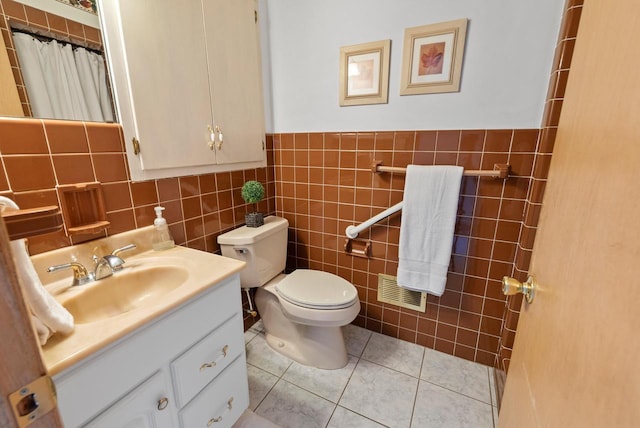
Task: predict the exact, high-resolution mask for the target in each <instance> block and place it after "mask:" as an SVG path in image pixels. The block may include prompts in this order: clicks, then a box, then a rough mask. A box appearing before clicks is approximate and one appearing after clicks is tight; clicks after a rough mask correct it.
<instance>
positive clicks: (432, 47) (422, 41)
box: [400, 18, 468, 95]
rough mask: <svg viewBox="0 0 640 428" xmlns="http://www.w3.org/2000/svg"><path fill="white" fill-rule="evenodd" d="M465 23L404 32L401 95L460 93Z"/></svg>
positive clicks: (441, 24) (434, 25)
mask: <svg viewBox="0 0 640 428" xmlns="http://www.w3.org/2000/svg"><path fill="white" fill-rule="evenodd" d="M467 22H468V19H466V18H464V19H457V20H455V21H447V22H441V23H437V24H431V25H422V26H419V27H411V28H407V29H405V32H404V46H403V52H402V74H401V78H400V95H416V94H435V93H443V92H458V91H460V76H461V73H462V61H463V57H464V45H465V39H466V34H467Z"/></svg>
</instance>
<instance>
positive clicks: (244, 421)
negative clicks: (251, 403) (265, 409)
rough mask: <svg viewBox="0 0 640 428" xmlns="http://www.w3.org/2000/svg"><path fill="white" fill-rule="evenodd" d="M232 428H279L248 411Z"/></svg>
mask: <svg viewBox="0 0 640 428" xmlns="http://www.w3.org/2000/svg"><path fill="white" fill-rule="evenodd" d="M232 428H281V427H279V426H278V425H276V424H274V423H273V422H271V421H268V420H266V419H265V418H263V417H262V416H258V415H256V414H255V413H253V412H252V411H250V410H245V412H244V413H243V414H242V416H240V419H238V420H237V421H236V423H235V424H233V427H232Z"/></svg>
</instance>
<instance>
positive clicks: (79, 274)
mask: <svg viewBox="0 0 640 428" xmlns="http://www.w3.org/2000/svg"><path fill="white" fill-rule="evenodd" d="M134 248H136V246H135V244H129V245H125V246H124V247H121V248H117V249H115V250H113V252H112V253H111V254H107V255H106V256H102V257H98V256H96V255H95V254H94V255H93V257H92V259H93V261H94V262H95V267H94V269H93V272H87V269H86V268H85V267H84V266H82V264H80V263H78V262H76V261H72V262H70V263H65V264H62V265H56V266H50V267H48V268H47V272H49V273H51V272H56V271H58V270H62V269H73V281H72V282H71V285H72V286H74V285H84V284H87V283H89V282H92V281H99V280H101V279H103V278H107V277H110V276H111V275H113V274H114V272H118V271H120V270H122V265H124V263H125V261H124V260H123V259H121V258H120V257H118V254H119V253H121V252H123V251H128V250H133V249H134Z"/></svg>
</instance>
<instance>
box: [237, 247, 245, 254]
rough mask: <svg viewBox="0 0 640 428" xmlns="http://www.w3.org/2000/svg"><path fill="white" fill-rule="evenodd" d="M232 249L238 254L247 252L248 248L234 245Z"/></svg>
mask: <svg viewBox="0 0 640 428" xmlns="http://www.w3.org/2000/svg"><path fill="white" fill-rule="evenodd" d="M233 249H234V250H235V252H236V253H238V254H247V253H248V252H249V250H248V249H246V248H240V247H234V248H233Z"/></svg>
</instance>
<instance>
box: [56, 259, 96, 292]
mask: <svg viewBox="0 0 640 428" xmlns="http://www.w3.org/2000/svg"><path fill="white" fill-rule="evenodd" d="M62 269H73V281H72V282H71V285H72V286H73V285H83V284H86V283H88V282H91V281H93V279H94V277H93V274H91V273H88V272H87V269H86V268H85V267H84V266H82V265H81V264H80V263H78V262H69V263H64V264H61V265H55V266H49V267H48V268H47V272H49V273H51V272H56V271H59V270H62Z"/></svg>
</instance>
